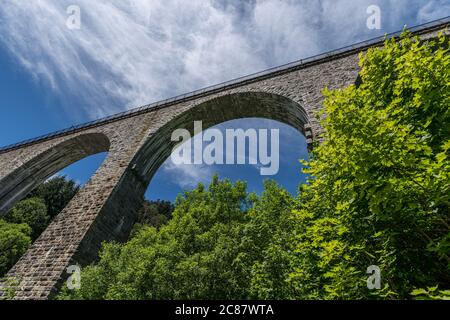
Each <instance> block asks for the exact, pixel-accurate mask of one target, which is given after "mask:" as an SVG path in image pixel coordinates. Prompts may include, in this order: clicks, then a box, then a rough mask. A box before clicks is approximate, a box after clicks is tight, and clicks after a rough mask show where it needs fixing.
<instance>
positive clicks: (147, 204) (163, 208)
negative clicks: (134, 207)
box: [136, 200, 175, 228]
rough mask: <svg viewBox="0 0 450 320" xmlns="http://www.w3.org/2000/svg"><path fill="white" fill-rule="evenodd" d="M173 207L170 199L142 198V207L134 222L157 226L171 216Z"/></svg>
mask: <svg viewBox="0 0 450 320" xmlns="http://www.w3.org/2000/svg"><path fill="white" fill-rule="evenodd" d="M174 209H175V207H174V205H173V204H172V203H171V202H170V201H164V200H156V201H148V200H144V203H143V205H142V209H141V210H140V211H139V213H138V218H137V220H136V224H138V226H142V225H149V226H152V227H155V228H159V227H161V226H162V225H163V224H166V223H167V222H168V221H169V220H170V219H171V218H172V212H173V211H174Z"/></svg>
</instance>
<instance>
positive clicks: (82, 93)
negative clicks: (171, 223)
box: [0, 0, 450, 200]
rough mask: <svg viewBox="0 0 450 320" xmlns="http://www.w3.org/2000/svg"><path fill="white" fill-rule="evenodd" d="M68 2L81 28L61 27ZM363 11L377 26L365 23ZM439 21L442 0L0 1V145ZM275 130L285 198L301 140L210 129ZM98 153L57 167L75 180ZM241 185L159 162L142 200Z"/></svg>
mask: <svg viewBox="0 0 450 320" xmlns="http://www.w3.org/2000/svg"><path fill="white" fill-rule="evenodd" d="M69 5H78V6H79V7H80V9H81V29H80V30H70V29H68V28H67V27H66V20H67V17H68V15H67V13H66V8H67V7H68V6H69ZM369 5H378V6H379V7H380V9H381V29H380V30H370V29H368V28H367V26H366V19H367V17H368V14H367V13H366V9H367V7H368V6H369ZM448 15H450V0H435V1H433V0H430V1H418V0H412V1H411V0H396V1H387V0H384V1H382V0H378V1H376V0H367V1H366V0H361V1H354V0H353V1H351V0H328V1H325V0H324V1H318V0H307V1H293V0H284V1H283V0H282V1H280V0H266V1H264V0H261V1H246V2H244V1H240V0H229V1H219V0H211V1H208V0H201V1H200V0H193V1H184V0H165V1H157V0H153V1H138V0H134V1H133V0H129V1H119V0H112V1H88V0H79V1H75V0H70V1H65V0H58V1H57V0H54V1H45V0H41V1H25V0H14V1H12V0H3V1H2V5H1V6H0V145H2V146H4V145H7V144H11V143H15V142H18V141H20V140H24V139H27V138H31V137H35V136H38V135H41V134H45V133H48V132H52V131H55V130H59V129H63V128H66V127H69V126H72V125H73V124H77V123H80V122H86V121H89V120H92V119H96V118H99V117H102V116H106V115H109V114H113V113H117V112H120V111H123V110H126V109H130V108H133V107H137V106H139V105H144V104H147V103H150V102H154V101H158V100H161V99H164V98H167V97H170V96H173V95H177V94H181V93H185V92H188V91H191V90H195V89H198V88H201V87H204V86H207V85H211V84H215V83H218V82H222V81H224V80H229V79H232V78H235V77H239V76H242V75H245V74H249V73H253V72H256V71H260V70H263V69H266V68H269V67H273V66H277V65H280V64H283V63H287V62H290V61H293V60H297V59H300V58H305V57H308V56H311V55H314V54H317V53H320V52H324V51H328V50H332V49H336V48H339V47H342V46H345V45H349V44H352V43H354V42H357V41H361V40H365V39H369V38H373V37H376V36H380V35H383V34H385V33H389V32H393V31H398V30H400V29H402V27H403V25H405V24H406V25H408V26H413V25H417V24H421V23H425V22H428V21H431V20H435V19H438V18H441V17H445V16H448ZM250 124H251V126H256V127H261V128H267V127H270V128H280V135H281V137H280V141H281V144H280V151H281V163H280V171H279V174H278V175H276V176H274V177H273V178H274V179H275V180H277V181H279V182H280V184H282V185H284V186H285V187H286V188H287V189H288V190H289V191H291V192H293V193H294V192H296V187H297V185H298V183H299V182H301V181H303V179H304V178H303V177H302V175H301V174H300V169H301V166H300V164H299V163H298V159H300V158H304V157H306V146H305V140H304V138H303V137H302V136H301V135H300V134H299V133H298V132H296V131H295V130H294V129H293V128H290V127H288V126H285V125H283V124H281V123H276V122H273V121H267V120H261V121H255V120H252V121H250V122H249V121H248V120H241V121H239V120H237V121H233V122H229V123H225V124H221V125H220V126H219V127H220V129H225V128H230V127H232V128H246V127H248V126H249V125H250ZM104 156H105V155H96V156H93V157H90V158H87V159H85V160H83V161H81V162H79V163H77V164H75V165H73V166H71V167H69V168H66V169H65V170H63V173H64V174H67V175H68V176H69V177H71V178H73V179H75V180H77V181H78V182H80V183H85V182H86V181H87V179H89V177H90V176H91V175H92V173H93V172H94V171H95V170H96V168H98V166H99V165H100V163H101V161H102V160H103V158H104ZM214 173H218V174H219V175H220V176H221V177H229V178H231V179H232V180H237V179H244V180H247V181H248V182H249V189H250V190H252V191H260V190H261V188H262V180H263V177H261V176H260V175H259V173H258V171H257V170H255V168H254V167H253V166H211V167H207V166H206V167H205V166H190V167H189V168H186V167H185V166H173V165H172V164H171V163H170V162H166V163H165V164H164V165H163V166H162V168H161V169H160V170H159V171H158V173H157V174H156V176H155V177H154V179H153V181H152V182H151V184H150V186H149V190H148V192H147V196H148V197H149V198H152V199H154V198H162V199H169V200H172V199H174V197H175V196H176V195H177V194H178V193H179V192H181V191H182V190H186V189H189V188H191V187H192V186H194V185H195V184H196V183H197V182H199V181H201V182H207V181H208V180H209V179H210V177H211V175H213V174H214Z"/></svg>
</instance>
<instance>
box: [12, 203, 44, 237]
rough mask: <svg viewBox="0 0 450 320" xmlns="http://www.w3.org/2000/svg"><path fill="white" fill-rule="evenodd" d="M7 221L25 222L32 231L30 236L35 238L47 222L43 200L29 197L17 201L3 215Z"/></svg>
mask: <svg viewBox="0 0 450 320" xmlns="http://www.w3.org/2000/svg"><path fill="white" fill-rule="evenodd" d="M4 219H5V220H6V221H7V222H10V223H15V224H27V225H28V226H29V227H30V228H31V230H32V232H31V238H32V239H33V240H35V239H36V238H37V237H39V235H40V234H41V233H42V231H44V230H45V228H46V227H47V225H48V223H49V217H48V215H47V207H46V206H45V203H44V200H42V199H39V198H29V199H25V200H22V201H20V202H19V203H17V204H16V205H15V206H14V207H13V208H12V209H11V210H10V211H9V212H8V213H7V214H6V216H5V217H4Z"/></svg>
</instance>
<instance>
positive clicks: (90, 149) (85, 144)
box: [0, 133, 110, 214]
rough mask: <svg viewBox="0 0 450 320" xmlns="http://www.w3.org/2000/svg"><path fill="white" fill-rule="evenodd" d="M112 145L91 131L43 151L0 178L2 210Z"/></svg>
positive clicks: (101, 135) (2, 211) (1, 211)
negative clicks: (64, 170)
mask: <svg viewBox="0 0 450 320" xmlns="http://www.w3.org/2000/svg"><path fill="white" fill-rule="evenodd" d="M109 148H110V141H109V139H108V137H106V135H104V134H103V133H87V134H82V135H79V136H76V137H74V138H71V139H68V140H65V141H63V142H61V143H60V144H58V145H56V146H53V147H51V148H49V149H48V150H46V151H44V152H42V153H40V154H39V155H37V156H36V157H34V158H33V159H31V160H30V161H28V162H26V163H25V164H24V165H22V166H21V167H19V168H17V169H16V170H14V171H13V172H12V173H10V174H9V175H7V176H6V177H4V178H3V179H2V180H0V214H2V213H5V212H6V211H7V210H9V209H10V208H11V207H12V206H13V205H14V204H15V203H16V202H18V201H20V200H21V199H23V198H24V197H25V196H26V195H27V194H28V193H29V192H31V191H32V190H33V189H34V188H36V187H37V186H39V185H40V184H41V183H43V182H44V181H45V180H46V179H48V178H50V177H51V176H53V175H54V174H56V173H57V172H59V171H60V170H62V169H64V168H65V167H67V166H69V165H71V164H73V163H75V162H77V161H79V160H82V159H84V158H86V157H88V156H91V155H94V154H97V153H101V152H107V151H109Z"/></svg>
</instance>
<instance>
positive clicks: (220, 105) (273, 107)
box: [132, 92, 309, 186]
mask: <svg viewBox="0 0 450 320" xmlns="http://www.w3.org/2000/svg"><path fill="white" fill-rule="evenodd" d="M243 118H263V119H270V120H275V121H278V122H282V123H284V124H287V125H289V126H291V127H293V128H295V129H297V130H298V131H299V132H301V133H302V134H303V135H305V131H306V128H307V126H308V124H309V119H308V115H307V113H306V111H305V110H304V109H303V107H302V106H301V105H300V104H298V103H297V102H295V101H293V100H291V99H289V98H286V97H284V96H280V95H276V94H270V93H264V92H245V93H235V94H230V95H225V96H221V97H218V98H214V99H211V100H208V101H206V102H203V103H200V104H199V105H197V106H195V107H192V108H191V109H189V110H188V111H186V112H184V113H183V114H181V115H180V116H178V117H177V118H175V119H173V120H172V121H170V122H169V123H168V124H166V125H165V126H163V127H162V128H160V129H159V130H158V131H157V132H156V133H155V134H153V135H152V136H151V137H150V138H149V139H148V140H147V142H146V143H145V144H144V145H143V147H142V148H141V150H140V151H139V152H138V154H137V156H136V157H135V159H134V160H133V162H132V167H133V171H134V172H135V174H137V175H138V176H139V177H141V179H142V180H143V181H145V183H146V185H147V186H148V184H149V183H150V181H151V179H152V177H153V176H154V174H155V173H156V171H157V170H158V169H159V168H160V167H161V165H162V164H163V163H164V161H165V160H166V159H167V158H168V157H169V156H170V154H171V152H172V150H173V149H174V147H175V146H176V144H177V142H174V141H171V135H172V132H173V131H175V130H176V129H186V130H188V131H189V132H190V133H191V135H193V133H194V121H196V120H201V121H202V129H203V130H206V129H209V128H211V127H212V126H215V125H218V124H220V123H224V122H227V121H231V120H237V119H243Z"/></svg>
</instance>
